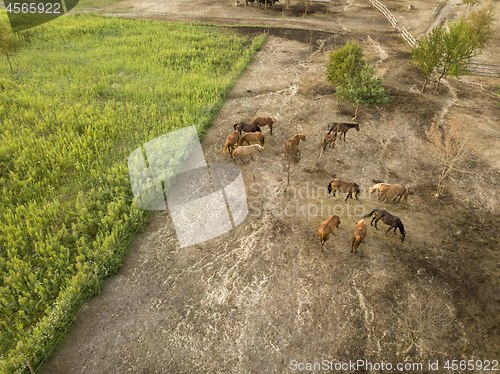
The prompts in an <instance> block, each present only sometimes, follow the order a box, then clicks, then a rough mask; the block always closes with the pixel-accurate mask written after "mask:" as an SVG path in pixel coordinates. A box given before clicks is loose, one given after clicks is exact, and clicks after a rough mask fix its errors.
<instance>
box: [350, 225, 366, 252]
mask: <svg viewBox="0 0 500 374" xmlns="http://www.w3.org/2000/svg"><path fill="white" fill-rule="evenodd" d="M367 232H368V229H367V227H366V224H365V220H364V219H362V220H359V221H358V222H357V223H356V224H355V225H354V234H353V235H352V245H351V252H353V253H356V252H358V247H359V245H360V244H361V242H362V241H363V240H364V239H365V238H366V233H367Z"/></svg>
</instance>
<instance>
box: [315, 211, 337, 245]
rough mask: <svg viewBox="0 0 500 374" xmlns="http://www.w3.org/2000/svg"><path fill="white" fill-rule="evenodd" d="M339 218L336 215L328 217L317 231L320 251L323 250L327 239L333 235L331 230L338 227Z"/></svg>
mask: <svg viewBox="0 0 500 374" xmlns="http://www.w3.org/2000/svg"><path fill="white" fill-rule="evenodd" d="M339 225H340V218H339V216H337V215H332V216H329V217H328V218H327V219H326V220H325V221H324V222H323V223H322V224H321V225H320V226H319V229H318V235H319V240H320V241H321V250H323V245H325V242H326V241H327V240H328V237H329V236H330V234H331V233H333V229H334V228H336V227H339Z"/></svg>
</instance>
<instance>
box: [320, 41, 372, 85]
mask: <svg viewBox="0 0 500 374" xmlns="http://www.w3.org/2000/svg"><path fill="white" fill-rule="evenodd" d="M365 64H366V62H365V59H364V58H363V49H362V48H361V46H360V45H359V44H358V43H356V42H355V41H350V42H347V43H346V44H344V46H343V47H341V48H339V49H337V50H336V51H333V52H332V53H331V54H330V61H329V63H328V66H327V68H326V76H327V78H328V80H330V82H332V83H333V84H334V85H339V86H340V85H343V84H345V83H346V82H347V81H348V80H350V79H351V77H353V76H357V75H359V73H360V72H361V69H363V66H364V65H365Z"/></svg>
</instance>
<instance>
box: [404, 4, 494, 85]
mask: <svg viewBox="0 0 500 374" xmlns="http://www.w3.org/2000/svg"><path fill="white" fill-rule="evenodd" d="M493 20H494V10H493V7H492V6H489V7H486V8H483V9H480V10H478V11H475V12H473V13H471V14H470V15H469V16H468V17H462V18H460V19H459V20H458V21H455V22H452V23H450V24H449V25H448V29H447V30H445V29H443V28H442V27H437V28H436V29H434V30H433V31H432V33H431V34H429V35H427V36H425V37H424V38H423V39H422V40H421V41H420V42H419V43H418V45H417V46H416V47H415V48H414V49H413V51H412V62H413V63H414V64H415V65H416V66H417V68H418V69H419V70H420V71H421V72H422V73H423V74H424V76H425V82H424V86H423V88H422V91H423V90H424V89H425V85H426V84H427V80H428V78H429V76H430V75H431V74H432V72H433V71H437V76H438V79H437V82H436V90H437V89H438V88H439V84H440V82H441V79H442V78H443V77H447V76H454V77H457V76H459V75H462V74H465V73H467V64H468V63H469V62H470V61H471V59H472V58H473V57H474V56H476V55H477V54H478V53H479V52H480V51H481V50H482V49H483V48H484V47H485V46H486V44H487V43H488V41H489V40H490V39H491V37H492V35H493Z"/></svg>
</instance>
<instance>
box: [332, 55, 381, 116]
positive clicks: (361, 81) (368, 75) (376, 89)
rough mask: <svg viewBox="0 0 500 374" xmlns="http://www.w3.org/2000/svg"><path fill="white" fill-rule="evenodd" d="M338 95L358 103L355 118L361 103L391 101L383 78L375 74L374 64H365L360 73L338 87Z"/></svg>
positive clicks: (379, 103) (375, 103) (369, 103)
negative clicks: (383, 84) (383, 83)
mask: <svg viewBox="0 0 500 374" xmlns="http://www.w3.org/2000/svg"><path fill="white" fill-rule="evenodd" d="M336 95H337V97H339V98H341V99H344V100H346V101H349V102H351V103H353V104H355V105H356V111H355V112H354V118H356V117H357V115H358V109H359V107H360V106H361V105H381V104H385V103H387V101H389V97H388V96H387V94H386V92H385V89H384V87H383V86H382V80H381V79H380V78H378V77H376V76H375V71H374V68H373V66H371V65H370V64H365V65H364V66H363V68H362V69H361V71H360V72H359V74H358V75H356V76H353V77H351V79H349V80H347V81H346V82H345V84H343V85H341V86H338V87H337V93H336Z"/></svg>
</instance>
